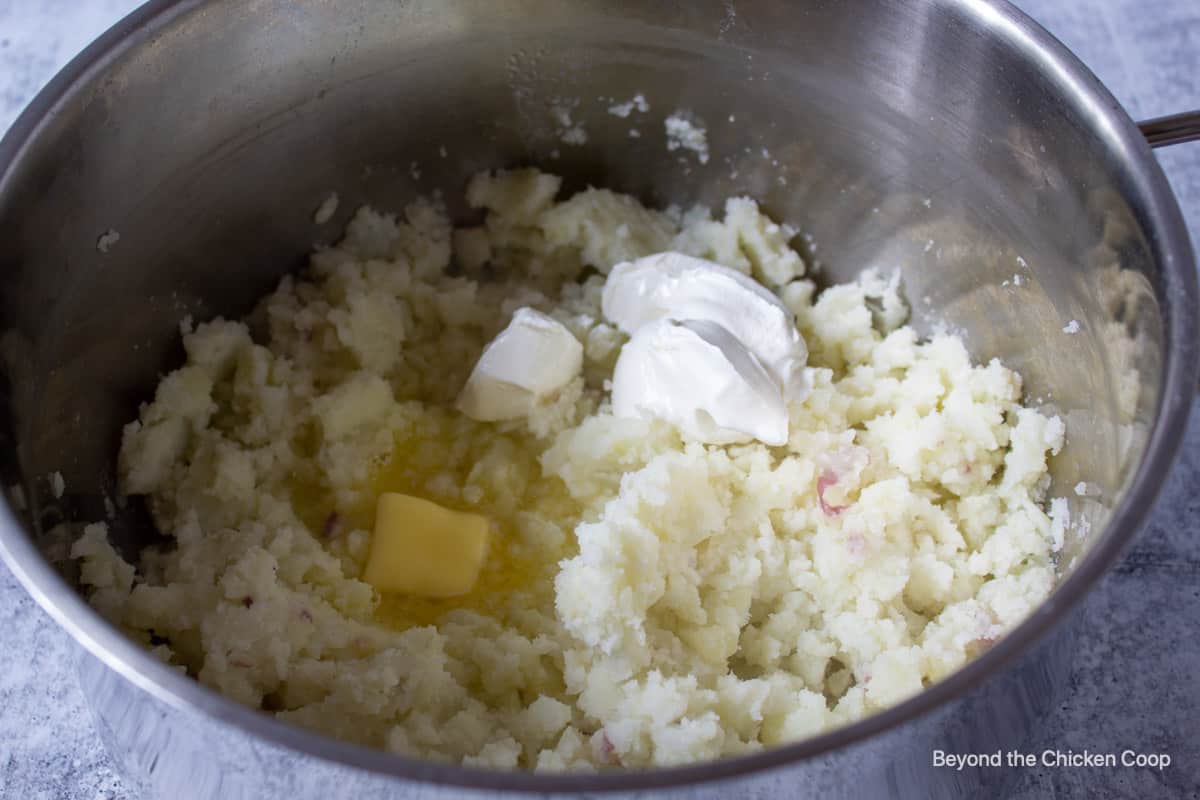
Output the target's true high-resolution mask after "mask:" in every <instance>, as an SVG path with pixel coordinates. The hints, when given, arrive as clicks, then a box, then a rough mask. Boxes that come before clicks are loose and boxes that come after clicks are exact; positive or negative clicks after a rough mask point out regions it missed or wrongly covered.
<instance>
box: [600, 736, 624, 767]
mask: <svg viewBox="0 0 1200 800" xmlns="http://www.w3.org/2000/svg"><path fill="white" fill-rule="evenodd" d="M600 754H601V756H603V757H604V760H605V761H606V762H607V763H609V764H613V765H615V766H618V767H619V766H621V757H620V756H618V755H617V753H616V748H615V747H613V743H612V739H609V738H608V734H607V733H604V732H603V731H601V733H600Z"/></svg>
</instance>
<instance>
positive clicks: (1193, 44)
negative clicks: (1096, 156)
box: [0, 0, 1200, 800]
mask: <svg viewBox="0 0 1200 800" xmlns="http://www.w3.org/2000/svg"><path fill="white" fill-rule="evenodd" d="M136 5H137V2H136V0H0V130H5V129H7V127H8V126H9V125H10V124H11V123H12V121H13V119H15V117H16V116H17V114H18V113H20V110H21V109H22V108H23V107H24V106H25V104H26V103H27V102H28V101H29V100H30V99H31V98H32V97H33V95H34V93H35V92H37V90H38V89H39V88H40V87H41V86H42V85H43V84H44V83H45V82H46V81H47V80H49V79H50V77H51V76H52V75H53V74H54V72H55V71H56V70H58V69H59V68H60V67H61V66H62V65H63V64H64V63H66V61H67V60H69V59H70V58H71V57H72V56H74V55H75V53H76V52H78V51H79V50H80V49H82V48H83V47H84V46H85V45H86V44H87V43H88V42H89V41H90V40H91V39H93V38H94V37H95V36H97V35H98V34H99V33H101V32H102V31H103V30H104V29H105V28H106V27H108V26H109V25H111V24H112V23H113V22H115V21H116V20H117V19H118V18H120V17H121V16H122V15H123V14H125V13H127V12H128V11H129V10H131V9H132V8H133V7H135V6H136ZM1017 5H1019V6H1020V7H1022V8H1023V9H1024V10H1026V11H1027V12H1028V13H1030V14H1031V15H1032V16H1033V17H1034V18H1035V19H1037V20H1038V21H1039V22H1041V23H1042V24H1043V25H1044V26H1046V27H1047V28H1048V29H1049V30H1050V31H1051V32H1052V33H1054V34H1055V35H1057V36H1058V37H1059V38H1060V39H1062V40H1063V41H1064V42H1065V43H1066V44H1067V46H1068V47H1070V48H1071V49H1073V50H1074V51H1075V52H1076V53H1077V54H1078V55H1079V56H1080V57H1081V58H1082V59H1083V61H1084V62H1086V63H1087V64H1088V65H1089V66H1090V67H1091V68H1092V70H1093V71H1095V72H1096V74H1097V75H1099V76H1100V79H1101V80H1103V81H1104V82H1105V83H1106V84H1107V85H1108V87H1109V88H1110V89H1111V90H1112V91H1113V93H1114V94H1115V95H1116V96H1117V98H1118V99H1119V100H1120V101H1121V102H1122V103H1124V105H1125V107H1126V108H1127V109H1128V110H1129V112H1130V113H1131V115H1132V116H1134V117H1135V118H1148V117H1154V116H1160V115H1163V114H1169V113H1173V112H1178V111H1183V110H1187V109H1193V108H1200V2H1197V0H1154V1H1153V2H1150V3H1147V2H1145V0H1020V2H1018V3H1017ZM1159 152H1160V155H1159V158H1160V160H1161V162H1162V164H1163V167H1164V169H1165V170H1166V172H1167V175H1168V176H1169V177H1170V180H1171V184H1172V186H1173V187H1174V188H1175V192H1176V194H1177V195H1178V197H1179V200H1180V203H1181V205H1182V207H1183V211H1184V215H1185V217H1186V219H1187V222H1188V226H1189V229H1190V230H1191V232H1192V240H1193V241H1194V242H1195V241H1197V240H1200V144H1194V145H1183V146H1180V147H1176V148H1173V149H1170V150H1166V151H1159ZM1192 416H1193V420H1192V422H1193V424H1192V426H1191V430H1190V433H1189V434H1188V437H1187V441H1186V443H1185V446H1184V451H1183V456H1182V458H1181V459H1180V462H1179V463H1178V464H1177V465H1176V467H1175V469H1174V471H1173V472H1172V474H1171V476H1170V478H1169V480H1168V482H1167V486H1166V487H1165V488H1164V491H1163V494H1162V496H1161V498H1160V499H1159V501H1158V503H1157V506H1156V508H1155V511H1154V515H1153V517H1152V519H1151V521H1150V523H1149V525H1148V526H1147V528H1146V530H1145V531H1144V532H1143V533H1142V535H1141V536H1140V537H1139V538H1138V540H1137V543H1136V544H1135V545H1134V546H1133V547H1132V548H1131V549H1130V551H1129V552H1128V553H1126V555H1125V557H1124V558H1123V559H1122V561H1121V562H1120V563H1119V564H1118V566H1117V567H1116V568H1115V569H1114V570H1113V571H1112V572H1111V573H1110V574H1109V575H1108V576H1107V577H1106V578H1105V579H1104V580H1103V582H1102V583H1101V584H1100V586H1099V587H1098V588H1097V589H1096V590H1095V591H1094V592H1093V593H1092V594H1091V595H1090V596H1089V597H1088V599H1087V600H1086V601H1085V603H1084V604H1083V607H1082V608H1081V609H1080V610H1079V611H1077V612H1076V613H1079V614H1081V615H1082V616H1083V620H1082V631H1083V632H1084V634H1085V635H1084V636H1083V637H1081V638H1082V641H1081V643H1080V648H1079V651H1078V655H1077V662H1076V664H1075V670H1074V675H1073V678H1072V684H1071V689H1070V692H1069V693H1068V695H1067V696H1066V697H1064V698H1063V700H1062V703H1061V706H1060V708H1059V709H1058V712H1057V713H1056V714H1055V715H1054V716H1053V718H1052V719H1051V720H1050V722H1049V724H1048V725H1047V727H1046V728H1045V729H1044V730H1043V731H1042V732H1041V733H1040V734H1039V735H1038V736H1037V737H1036V739H1037V740H1036V741H1031V742H1028V743H1026V746H1025V747H1024V750H1025V751H1026V752H1029V751H1034V752H1040V751H1041V750H1042V749H1044V748H1056V749H1059V750H1068V749H1070V750H1075V751H1077V752H1079V751H1082V750H1085V749H1087V750H1091V751H1093V752H1096V751H1099V752H1119V751H1120V750H1121V749H1124V748H1127V747H1128V748H1133V749H1136V750H1139V751H1143V752H1159V753H1168V754H1170V755H1171V757H1172V760H1173V764H1172V766H1171V767H1169V769H1170V770H1171V771H1172V773H1173V774H1172V775H1171V776H1170V779H1169V785H1170V786H1175V787H1178V786H1192V787H1200V713H1198V712H1200V637H1197V636H1196V631H1197V622H1196V621H1197V619H1200V515H1198V512H1200V426H1197V425H1196V424H1195V423H1196V421H1197V420H1196V419H1195V418H1196V417H1197V416H1200V404H1197V405H1196V406H1194V408H1193V413H1192ZM75 657H76V655H75V648H74V645H73V644H72V642H71V641H70V639H69V638H68V637H67V635H66V634H65V633H64V632H63V631H61V630H60V629H59V628H58V627H57V626H56V625H55V624H54V623H53V622H52V621H51V620H50V619H49V617H47V616H46V614H45V613H44V612H42V610H41V609H40V608H39V607H38V606H37V604H36V603H34V601H33V600H32V599H31V598H30V597H29V596H28V595H27V594H26V593H25V591H24V589H22V588H21V587H20V586H19V585H18V584H17V583H16V580H15V579H14V578H13V577H12V576H11V575H10V574H9V572H8V571H7V570H6V569H5V568H4V567H3V566H0V796H2V797H4V798H30V800H33V799H34V798H71V799H72V800H73V799H75V798H79V799H80V800H82V799H83V798H86V799H87V800H96V799H98V798H116V797H128V796H130V794H129V792H128V791H127V790H126V789H125V788H124V784H123V783H122V781H121V778H120V776H119V775H118V774H117V772H116V771H115V768H114V766H113V763H112V761H111V760H110V759H109V757H108V756H107V754H106V753H105V751H104V748H103V745H102V744H101V742H100V739H99V738H98V737H97V735H96V733H95V731H94V730H93V727H92V720H91V717H90V715H89V714H88V712H87V709H86V706H85V704H84V700H83V697H82V695H81V693H80V690H79V688H78V686H77V684H76V680H75V671H74V660H75ZM1166 785H1167V783H1166V780H1165V779H1164V777H1163V776H1161V775H1159V774H1157V773H1155V772H1154V771H1152V770H1145V769H1119V768H1118V769H1086V768H1078V769H1069V768H1068V769H1054V770H1050V769H1042V768H1030V769H1028V770H1026V771H1024V772H1023V774H1022V775H1021V776H1020V778H1019V780H1018V783H1017V789H1016V792H1015V795H1014V796H1015V797H1018V798H1036V797H1045V796H1050V795H1059V796H1072V797H1073V796H1089V797H1122V798H1124V797H1128V798H1144V797H1164V796H1167V789H1166V788H1165V786H1166ZM1186 796H1188V797H1200V792H1198V791H1197V790H1196V789H1193V790H1192V791H1191V792H1189V793H1188V794H1187V795H1186Z"/></svg>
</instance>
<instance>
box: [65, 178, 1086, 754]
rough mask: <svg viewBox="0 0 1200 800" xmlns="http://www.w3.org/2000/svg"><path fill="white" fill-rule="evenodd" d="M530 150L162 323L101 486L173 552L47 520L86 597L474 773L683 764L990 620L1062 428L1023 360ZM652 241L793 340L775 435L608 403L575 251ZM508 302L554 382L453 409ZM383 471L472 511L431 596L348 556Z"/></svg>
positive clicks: (813, 721) (793, 718)
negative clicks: (821, 286)
mask: <svg viewBox="0 0 1200 800" xmlns="http://www.w3.org/2000/svg"><path fill="white" fill-rule="evenodd" d="M559 188H560V181H559V179H558V178H556V177H553V176H551V175H546V174H542V173H538V172H536V171H532V170H526V171H517V172H509V173H499V174H492V175H481V176H478V177H477V178H476V179H475V180H473V181H472V182H471V185H470V187H469V189H468V192H467V196H468V199H469V201H470V203H471V204H472V205H473V206H475V207H478V208H481V209H484V210H485V211H486V221H485V223H484V224H483V225H482V226H481V227H479V228H472V229H459V230H453V229H452V227H451V225H450V223H449V222H448V220H447V218H446V215H445V213H444V211H443V210H442V209H441V208H440V207H438V206H437V205H436V204H432V203H429V202H418V203H415V204H413V205H411V206H409V207H408V208H407V209H406V210H405V213H404V215H403V217H402V218H399V219H397V218H393V217H390V216H386V215H383V214H380V213H377V212H375V211H373V210H371V209H362V210H361V211H359V212H358V214H357V216H355V218H354V219H353V221H352V222H351V223H350V226H349V228H348V230H347V232H346V236H345V238H344V240H343V241H342V242H341V243H340V244H338V245H337V246H336V247H333V248H330V249H326V250H320V251H318V252H316V253H315V254H314V255H313V256H312V261H311V266H310V268H309V270H308V271H307V273H305V275H304V276H303V277H302V278H292V277H288V278H285V279H284V280H283V281H282V282H281V284H280V285H279V288H278V289H277V290H276V291H275V292H274V293H273V294H272V295H270V296H269V297H267V298H266V299H265V300H264V301H263V302H262V304H261V307H260V308H259V310H258V311H257V312H256V313H255V314H254V315H252V317H251V318H250V319H249V320H247V321H246V322H232V321H226V320H221V319H218V320H215V321H211V322H207V323H203V324H200V325H195V326H193V325H192V323H191V322H190V321H185V323H184V324H183V341H184V346H185V348H186V352H187V360H186V363H185V364H184V365H183V366H182V367H181V368H179V369H178V370H176V371H174V372H172V373H171V374H169V375H167V376H166V377H165V378H164V379H163V380H162V382H161V383H160V384H159V386H158V390H157V393H156V395H155V397H154V400H153V402H151V403H148V404H146V405H145V406H143V407H142V409H141V412H140V414H139V418H138V420H137V421H135V422H132V423H130V424H129V426H128V427H127V428H126V430H125V436H124V441H123V445H122V448H121V453H120V474H121V478H122V482H123V490H124V491H125V492H126V493H128V494H134V495H145V496H146V497H147V500H148V503H149V505H150V508H151V510H152V512H153V514H154V517H155V519H156V520H157V523H158V525H159V526H160V528H161V529H162V530H163V531H164V532H166V533H168V534H170V535H171V536H172V537H173V538H174V540H175V544H176V546H175V547H174V548H172V549H169V550H166V551H147V552H146V553H144V554H143V555H142V558H141V560H140V563H139V564H138V566H137V570H136V573H135V569H134V567H133V566H131V565H129V564H127V563H125V562H124V561H123V560H122V559H121V558H120V557H119V556H118V555H117V554H116V553H115V552H114V550H113V549H112V548H111V547H110V546H109V544H108V542H107V540H106V530H105V526H104V524H94V525H90V526H88V527H87V528H86V530H85V532H84V534H83V536H82V537H81V538H80V539H79V540H78V542H77V543H76V544H75V546H74V550H73V555H74V556H75V557H76V558H78V559H80V560H81V562H82V570H83V582H84V583H85V584H87V585H89V586H90V587H91V599H92V602H93V603H94V604H95V605H96V607H97V608H99V609H100V610H101V611H102V612H103V613H104V614H105V615H107V616H108V617H109V618H110V619H112V620H113V621H114V622H116V623H118V624H119V625H121V626H123V627H124V629H126V630H127V631H129V632H130V633H131V634H132V635H134V636H136V637H138V638H139V639H140V640H142V641H144V642H145V643H146V644H147V646H153V647H154V648H155V652H156V653H158V654H159V655H160V656H161V657H162V658H164V659H166V660H169V661H170V662H171V663H173V664H177V665H180V666H182V667H185V668H186V669H187V670H188V672H189V673H190V674H192V675H194V676H195V677H196V678H198V679H199V680H200V681H201V682H203V683H205V684H206V685H208V686H211V687H213V688H214V689H216V690H218V691H220V692H222V693H224V694H226V695H228V696H230V697H232V698H234V699H236V700H238V701H240V702H242V703H245V704H247V705H250V706H253V707H256V708H263V709H265V710H267V711H269V712H271V713H274V714H276V715H277V716H278V717H279V718H281V719H284V720H287V721H290V722H294V723H296V724H299V725H303V726H305V727H308V728H312V729H314V730H318V731H321V732H324V733H327V734H329V735H331V736H335V737H338V738H341V739H347V740H352V741H356V742H360V743H364V744H367V745H371V746H375V747H382V748H387V749H389V750H393V751H396V752H399V753H404V754H408V755H412V756H418V757H422V758H429V759H436V760H442V761H451V762H458V763H463V764H467V765H475V766H486V767H495V768H505V769H508V768H518V767H519V768H531V769H539V770H580V769H585V770H586V769H596V768H603V767H612V766H625V767H645V766H652V765H664V764H678V763H682V762H691V761H697V760H700V759H708V758H716V757H719V756H725V755H732V754H737V753H745V752H750V751H754V750H758V749H760V748H762V747H765V746H769V745H773V744H777V743H780V742H785V741H788V740H793V739H797V738H799V737H804V736H808V735H810V734H814V733H817V732H819V731H822V730H825V729H828V728H830V727H832V726H836V725H841V724H844V723H847V722H850V721H853V720H856V719H858V718H860V717H862V716H864V715H866V714H870V713H872V712H874V711H877V710H879V709H882V708H885V707H887V706H889V705H891V704H894V703H896V702H898V701H900V700H902V699H904V698H905V697H907V696H909V695H911V694H913V693H914V692H918V691H920V690H921V688H922V687H924V686H927V685H929V684H930V683H931V682H933V681H936V680H938V679H940V678H941V677H943V676H945V675H946V674H947V673H949V672H951V671H953V670H954V669H956V668H958V667H959V666H961V665H962V664H963V663H964V662H965V661H967V660H968V659H970V658H971V657H972V656H973V655H975V654H977V653H978V652H979V651H980V650H981V649H982V648H985V647H987V646H988V645H989V644H990V643H991V642H993V641H995V640H996V638H997V637H999V636H1001V635H1002V634H1003V633H1004V632H1005V631H1006V630H1007V629H1009V628H1011V627H1012V626H1013V625H1014V624H1016V623H1017V622H1018V621H1020V620H1021V619H1022V618H1023V617H1024V616H1025V615H1026V614H1027V613H1029V611H1030V609H1032V608H1033V607H1034V606H1035V605H1037V604H1038V603H1039V602H1040V601H1041V600H1042V599H1043V598H1045V597H1046V595H1047V593H1048V592H1049V591H1050V588H1051V585H1052V582H1053V574H1054V573H1053V561H1052V556H1053V554H1052V549H1053V541H1054V537H1053V534H1052V530H1051V521H1050V519H1049V518H1048V517H1047V514H1046V513H1045V511H1044V502H1045V500H1046V498H1045V493H1046V490H1047V485H1048V476H1047V468H1046V457H1047V454H1048V453H1054V452H1057V450H1058V448H1059V447H1060V446H1061V444H1062V442H1063V435H1064V430H1063V425H1062V423H1061V421H1060V420H1058V419H1057V418H1048V417H1046V416H1043V415H1041V414H1039V413H1038V412H1037V411H1034V410H1031V409H1028V408H1025V407H1023V406H1022V405H1021V401H1020V398H1021V382H1020V378H1019V376H1018V375H1016V374H1015V373H1013V372H1012V371H1010V370H1008V369H1006V368H1005V367H1004V366H1002V365H1001V364H1000V363H998V362H996V361H992V362H991V363H989V364H986V365H972V363H971V361H970V359H969V357H968V355H967V352H966V350H965V349H964V347H963V344H962V342H961V341H960V340H959V339H957V338H954V337H953V336H948V335H941V336H936V337H934V338H933V339H931V340H928V341H920V340H918V338H917V336H916V334H915V333H914V332H913V330H912V329H911V328H908V327H904V326H903V322H904V319H905V315H906V311H905V308H904V305H903V303H902V301H901V300H900V298H899V296H898V294H897V287H896V285H895V282H894V281H892V282H889V281H886V280H884V279H883V278H881V277H880V276H878V275H876V274H873V273H870V272H868V273H867V274H865V275H864V276H863V277H862V278H861V279H860V280H859V281H858V282H856V283H852V284H846V285H840V286H833V287H831V288H828V289H826V290H824V291H822V292H820V293H818V292H817V291H816V290H815V288H814V285H813V284H812V283H811V282H810V281H808V280H806V279H805V278H804V268H805V266H804V263H803V261H802V260H801V258H800V257H799V256H798V255H797V254H796V253H795V252H794V251H793V250H791V249H789V247H788V240H789V239H790V238H791V236H792V235H793V233H794V232H793V231H792V230H790V229H788V228H786V227H784V226H781V225H777V224H775V223H773V222H771V221H770V220H769V219H767V218H766V217H764V216H763V215H762V214H761V213H760V212H759V210H758V207H757V206H756V205H755V203H754V202H753V201H751V200H748V199H744V198H738V199H733V200H730V201H729V203H728V204H727V206H726V207H725V209H724V212H723V214H722V215H720V216H719V218H714V217H713V215H712V214H711V213H710V212H709V211H707V210H705V209H693V210H690V211H688V212H686V213H683V212H680V211H676V210H672V211H667V212H658V211H653V210H649V209H646V208H644V207H642V206H641V205H640V204H638V203H637V202H636V201H635V200H633V199H632V198H630V197H626V196H622V195H618V194H613V193H611V192H608V191H605V190H599V189H590V190H588V191H586V192H582V193H580V194H577V195H575V196H573V197H571V198H569V199H567V200H565V201H563V202H558V201H557V200H556V197H557V195H558V193H559ZM667 249H675V250H681V251H683V252H686V253H689V254H693V255H697V256H702V257H706V258H710V259H713V260H716V261H719V262H721V263H723V264H725V265H727V266H730V267H733V268H736V269H739V270H742V271H743V272H746V273H749V274H752V275H753V276H755V277H756V278H758V279H759V280H761V281H762V282H763V283H764V284H766V285H768V286H769V287H771V288H772V289H773V290H775V291H776V292H777V293H778V294H779V296H780V297H781V298H783V300H784V301H785V302H786V303H787V304H788V306H789V307H791V308H792V309H793V310H794V311H795V313H796V315H797V323H798V326H799V328H800V330H801V332H802V334H803V335H804V337H805V339H806V340H807V342H808V344H809V347H810V350H811V356H810V363H811V364H812V365H813V366H814V367H816V369H815V375H814V380H813V383H814V386H813V391H812V393H811V395H810V396H809V397H808V398H807V399H806V400H805V401H804V402H803V403H802V404H794V405H793V406H792V407H791V409H790V432H791V433H790V440H789V441H788V443H787V445H786V446H784V447H776V448H770V447H767V446H765V445H762V444H749V445H740V446H729V447H714V446H702V445H699V444H695V443H685V442H683V441H681V440H680V438H679V436H678V434H677V433H676V432H675V431H674V430H673V429H672V428H670V427H669V426H667V425H665V424H664V423H661V422H645V421H632V420H624V419H616V418H614V417H613V416H612V415H611V414H610V413H609V401H608V393H607V391H606V382H607V380H608V379H609V378H610V376H611V373H612V369H613V364H614V361H615V359H616V356H617V354H618V352H619V350H620V347H621V345H622V342H623V339H622V336H621V334H619V333H618V332H617V331H616V330H615V329H614V328H613V327H611V326H610V325H608V324H606V323H605V321H604V320H603V318H602V316H601V314H600V293H601V290H602V288H603V285H604V276H605V274H606V273H607V272H608V271H609V270H610V269H611V268H612V266H613V265H614V264H615V263H617V262H619V261H621V260H625V259H630V258H635V257H639V256H643V255H647V254H650V253H653V252H657V251H662V250H667ZM520 306H532V307H535V308H537V309H539V310H542V311H544V312H546V313H548V314H550V315H552V316H553V317H555V318H556V319H558V320H559V321H561V322H562V323H563V324H565V325H566V326H567V327H568V328H569V329H570V330H571V332H572V333H573V334H574V335H575V336H577V337H578V338H579V340H580V342H581V343H583V345H584V351H585V367H584V376H583V378H581V379H579V380H577V381H576V382H575V383H573V384H571V385H570V386H568V387H567V389H566V390H565V391H563V392H561V393H560V394H559V395H558V396H557V397H556V398H555V399H554V401H553V402H551V403H549V404H547V405H545V406H543V407H540V408H538V409H537V411H536V412H535V413H534V414H533V415H532V416H531V417H530V419H529V420H528V421H522V422H520V423H505V424H482V423H477V422H473V421H472V420H470V419H467V418H465V417H464V416H462V415H461V414H459V413H457V412H455V411H453V410H452V409H453V401H454V398H455V396H456V394H457V393H458V391H459V390H460V389H461V387H462V385H463V383H464V381H465V379H466V377H467V374H468V372H469V371H470V369H471V366H472V365H473V363H474V361H475V360H476V358H477V357H478V356H479V354H480V352H481V350H482V348H483V347H484V345H485V344H486V343H487V342H488V341H489V340H490V339H491V337H492V336H494V335H495V334H496V333H497V332H498V331H499V330H500V329H502V328H503V327H504V325H505V324H506V323H507V322H508V319H509V317H510V316H511V314H512V312H513V310H514V309H516V308H518V307H520ZM382 491H403V492H407V493H410V494H416V495H419V496H422V497H426V498H428V499H432V500H434V501H436V502H438V503H441V504H443V505H445V506H448V507H451V508H458V509H467V510H472V511H476V512H479V513H483V514H486V515H487V516H488V517H489V518H490V519H492V520H493V521H494V522H495V523H496V524H497V525H498V531H499V532H498V534H497V535H496V537H495V541H494V543H493V546H492V552H491V553H490V555H489V558H488V561H487V564H486V566H485V568H484V571H483V574H482V576H481V578H480V580H479V582H478V584H477V585H476V587H475V589H474V590H473V591H472V592H471V593H470V594H468V595H466V596H463V597H459V598H453V599H451V600H422V599H416V598H407V597H403V596H380V594H379V593H377V592H376V591H375V590H374V589H373V588H372V587H371V586H369V585H367V584H366V583H363V582H361V581H360V580H358V576H359V575H360V572H361V570H362V567H363V563H364V559H365V557H366V552H367V546H368V543H369V537H370V534H369V531H370V529H371V525H372V514H373V508H374V501H375V498H376V497H377V496H378V494H379V493H380V492H382Z"/></svg>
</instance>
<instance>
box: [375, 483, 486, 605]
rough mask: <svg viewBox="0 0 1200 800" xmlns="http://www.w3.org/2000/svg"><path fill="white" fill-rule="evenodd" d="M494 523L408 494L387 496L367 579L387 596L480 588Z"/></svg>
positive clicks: (379, 516)
mask: <svg viewBox="0 0 1200 800" xmlns="http://www.w3.org/2000/svg"><path fill="white" fill-rule="evenodd" d="M487 538H488V520H487V518H486V517H483V516H480V515H479V514H471V513H468V512H465V511H452V510H451V509H448V508H444V507H442V506H440V505H438V504H437V503H434V502H431V501H429V500H423V499H421V498H419V497H410V496H409V495H406V494H397V493H395V492H384V493H383V494H382V495H380V496H379V502H378V504H377V505H376V507H375V535H374V536H373V537H372V539H371V551H370V554H369V555H368V556H367V566H366V568H365V569H364V570H363V574H362V579H363V580H364V581H366V582H367V583H369V584H371V585H372V586H374V587H375V588H376V589H378V590H379V591H381V592H400V593H403V594H413V595H421V596H424V597H454V596H456V595H461V594H466V593H467V592H469V591H471V587H473V586H474V585H475V580H476V579H477V578H478V577H479V570H480V568H481V567H482V566H483V558H484V555H485V554H486V552H487Z"/></svg>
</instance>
